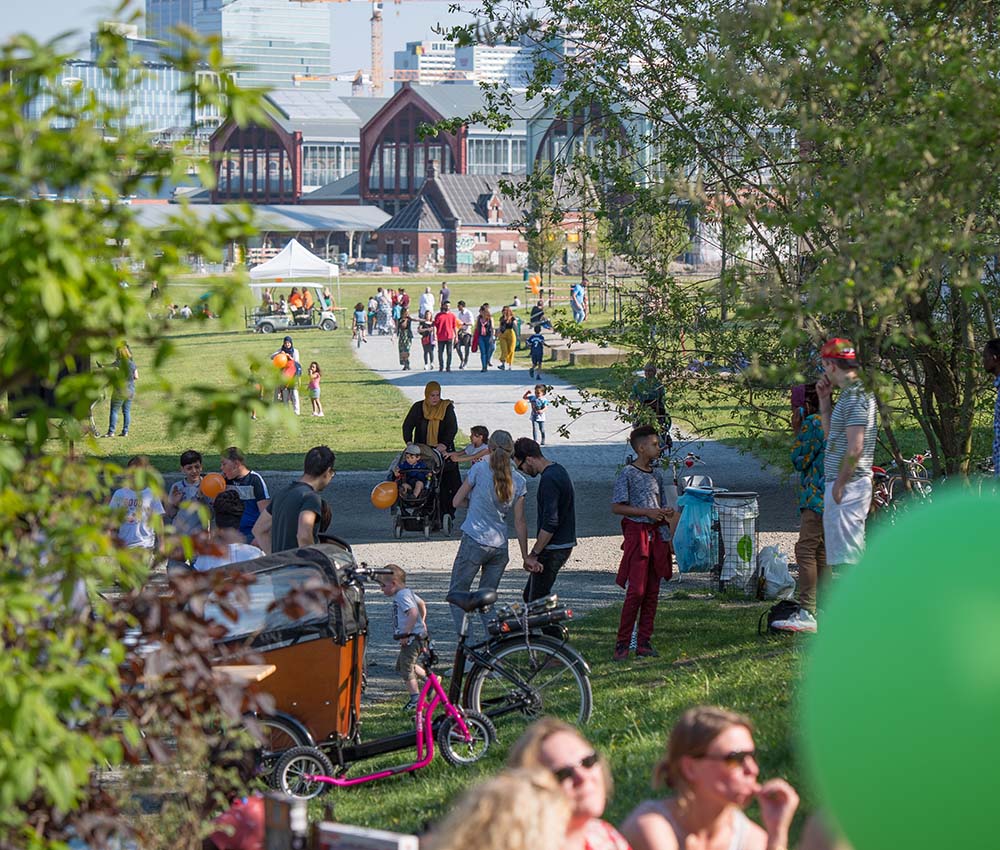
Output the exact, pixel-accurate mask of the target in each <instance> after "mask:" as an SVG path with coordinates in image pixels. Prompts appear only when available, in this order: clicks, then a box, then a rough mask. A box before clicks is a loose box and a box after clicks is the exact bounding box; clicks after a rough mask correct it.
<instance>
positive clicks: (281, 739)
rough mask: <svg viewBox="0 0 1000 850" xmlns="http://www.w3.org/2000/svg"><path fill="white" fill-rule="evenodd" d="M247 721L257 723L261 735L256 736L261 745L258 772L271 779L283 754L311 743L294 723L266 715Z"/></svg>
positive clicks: (250, 718) (258, 753) (248, 718)
mask: <svg viewBox="0 0 1000 850" xmlns="http://www.w3.org/2000/svg"><path fill="white" fill-rule="evenodd" d="M247 720H249V721H251V722H253V723H256V725H257V727H258V730H259V734H257V735H255V736H254V737H255V738H257V742H258V744H259V745H260V746H259V749H258V752H257V770H258V773H260V774H262V775H263V776H265V777H270V776H271V774H272V773H273V772H274V766H275V765H276V764H277V763H278V759H279V758H281V755H282V753H284V752H285V751H286V750H290V749H292V748H293V747H303V746H306V745H308V744H309V743H310V742H309V740H308V739H307V738H305V737H303V735H302V731H301V730H300V729H298V728H297V727H296V726H295V724H294V723H290V722H288V721H287V720H285V719H284V718H282V717H274V716H272V715H269V714H265V715H259V716H253V717H247Z"/></svg>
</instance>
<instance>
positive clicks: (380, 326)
mask: <svg viewBox="0 0 1000 850" xmlns="http://www.w3.org/2000/svg"><path fill="white" fill-rule="evenodd" d="M376 322H377V325H376V330H377V331H378V332H379V333H380V334H388V335H390V336H391V335H392V333H393V327H392V299H391V298H389V293H388V292H387V291H386V290H384V289H380V290H379V294H378V307H377V313H376Z"/></svg>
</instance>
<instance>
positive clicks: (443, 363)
mask: <svg viewBox="0 0 1000 850" xmlns="http://www.w3.org/2000/svg"><path fill="white" fill-rule="evenodd" d="M434 334H435V336H437V346H438V371H439V372H445V371H447V372H450V371H451V352H452V348H454V345H455V338H456V337H457V336H458V319H457V318H456V317H455V314H454V313H452V312H451V309H450V304H449V303H448V301H447V300H444V301H442V302H441V310H440V312H438V314H437V315H436V316H435V317H434ZM445 352H447V355H448V356H447V358H446V357H445Z"/></svg>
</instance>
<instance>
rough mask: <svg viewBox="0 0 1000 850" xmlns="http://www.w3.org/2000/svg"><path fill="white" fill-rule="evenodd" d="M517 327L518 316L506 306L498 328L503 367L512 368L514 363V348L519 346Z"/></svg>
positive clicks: (501, 365)
mask: <svg viewBox="0 0 1000 850" xmlns="http://www.w3.org/2000/svg"><path fill="white" fill-rule="evenodd" d="M516 329H517V318H516V317H515V316H514V311H513V310H511V309H510V307H504V308H503V310H502V311H501V313H500V327H499V328H498V329H497V341H498V344H499V348H500V368H501V369H503V368H507V369H510V367H511V366H512V365H513V363H514V349H516V348H517V330H516ZM504 364H506V367H505V366H504Z"/></svg>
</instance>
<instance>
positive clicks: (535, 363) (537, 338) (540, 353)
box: [528, 325, 545, 381]
mask: <svg viewBox="0 0 1000 850" xmlns="http://www.w3.org/2000/svg"><path fill="white" fill-rule="evenodd" d="M533 330H534V333H533V334H532V335H531V336H529V337H528V348H529V349H530V350H531V368H530V369H529V370H528V374H529V375H531V377H532V378H534V379H535V380H536V381H537V380H539V379H540V378H541V377H542V357H544V356H545V337H544V336H542V326H541V325H535V327H534V328H533Z"/></svg>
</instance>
